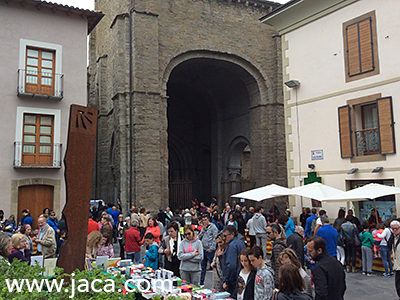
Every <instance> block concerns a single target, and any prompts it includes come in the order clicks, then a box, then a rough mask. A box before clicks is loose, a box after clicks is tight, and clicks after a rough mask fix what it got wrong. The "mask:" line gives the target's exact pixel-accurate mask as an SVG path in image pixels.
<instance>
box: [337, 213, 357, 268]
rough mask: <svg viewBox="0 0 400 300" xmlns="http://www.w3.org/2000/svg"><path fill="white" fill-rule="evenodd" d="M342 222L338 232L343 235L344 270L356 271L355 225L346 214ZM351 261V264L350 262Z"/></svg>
mask: <svg viewBox="0 0 400 300" xmlns="http://www.w3.org/2000/svg"><path fill="white" fill-rule="evenodd" d="M345 221H346V222H344V223H343V224H342V225H341V226H340V234H342V235H343V239H344V250H345V253H346V271H347V273H350V272H353V273H356V243H355V239H356V235H357V236H358V230H357V228H356V226H355V225H354V224H353V223H352V222H351V221H352V216H347V217H346V219H345ZM350 260H351V262H352V266H351V264H350Z"/></svg>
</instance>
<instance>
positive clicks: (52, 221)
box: [47, 211, 60, 236]
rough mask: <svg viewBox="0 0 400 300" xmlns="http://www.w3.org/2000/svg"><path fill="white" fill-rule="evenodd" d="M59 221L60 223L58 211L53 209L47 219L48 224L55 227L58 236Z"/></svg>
mask: <svg viewBox="0 0 400 300" xmlns="http://www.w3.org/2000/svg"><path fill="white" fill-rule="evenodd" d="M57 223H58V221H57V217H56V213H55V212H54V211H51V212H50V215H49V218H48V219H47V224H49V225H50V227H51V228H53V230H54V233H55V234H56V236H57V233H59V232H60V229H59V228H58V226H57Z"/></svg>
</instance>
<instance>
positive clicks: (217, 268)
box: [210, 232, 228, 292]
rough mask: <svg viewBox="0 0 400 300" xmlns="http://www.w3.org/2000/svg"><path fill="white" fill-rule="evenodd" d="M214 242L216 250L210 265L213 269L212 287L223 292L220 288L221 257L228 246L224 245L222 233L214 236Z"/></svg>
mask: <svg viewBox="0 0 400 300" xmlns="http://www.w3.org/2000/svg"><path fill="white" fill-rule="evenodd" d="M215 240H216V241H217V246H218V249H217V251H215V256H214V260H213V262H212V263H211V265H210V267H211V268H213V286H214V290H216V291H218V292H223V290H222V287H221V282H222V277H223V275H222V255H223V254H224V251H225V249H226V247H227V246H228V245H227V244H226V243H225V240H224V235H223V234H222V232H220V233H218V234H217V235H216V236H215Z"/></svg>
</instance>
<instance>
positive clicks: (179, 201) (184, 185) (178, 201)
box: [168, 179, 192, 211]
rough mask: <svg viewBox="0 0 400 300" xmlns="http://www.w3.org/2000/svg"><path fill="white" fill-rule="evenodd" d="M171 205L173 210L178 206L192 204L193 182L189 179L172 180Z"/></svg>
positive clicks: (187, 206) (188, 206) (170, 184)
mask: <svg viewBox="0 0 400 300" xmlns="http://www.w3.org/2000/svg"><path fill="white" fill-rule="evenodd" d="M168 186H169V207H170V208H171V210H172V211H174V210H175V209H177V208H184V209H185V208H190V206H191V204H192V182H191V181H190V180H188V179H185V180H179V181H175V182H170V183H169V184H168Z"/></svg>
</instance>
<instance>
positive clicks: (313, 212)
mask: <svg viewBox="0 0 400 300" xmlns="http://www.w3.org/2000/svg"><path fill="white" fill-rule="evenodd" d="M316 213H317V210H316V209H315V208H313V209H312V210H311V216H310V217H308V218H307V221H306V228H305V231H306V232H305V235H304V237H308V236H309V235H313V233H312V232H311V225H312V221H313V220H314V219H316V218H318V217H317V215H316Z"/></svg>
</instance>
